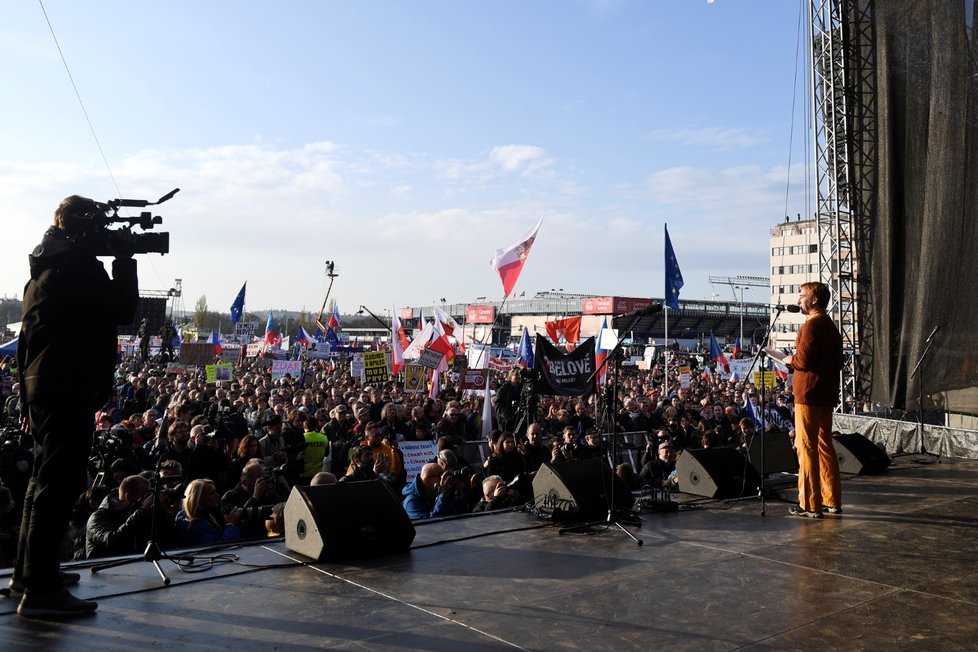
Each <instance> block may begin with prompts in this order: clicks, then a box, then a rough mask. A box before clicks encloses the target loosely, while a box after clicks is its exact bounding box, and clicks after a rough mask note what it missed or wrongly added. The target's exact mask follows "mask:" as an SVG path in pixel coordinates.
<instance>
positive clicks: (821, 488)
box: [795, 404, 842, 512]
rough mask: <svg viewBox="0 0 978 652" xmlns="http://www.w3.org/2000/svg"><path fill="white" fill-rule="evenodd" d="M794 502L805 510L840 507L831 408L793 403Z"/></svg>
mask: <svg viewBox="0 0 978 652" xmlns="http://www.w3.org/2000/svg"><path fill="white" fill-rule="evenodd" d="M795 448H796V449H797V451H798V504H799V505H800V506H801V508H802V509H804V510H805V511H807V512H821V511H822V508H823V507H842V479H841V478H840V476H839V458H838V457H837V456H836V454H835V446H834V445H833V440H832V408H830V407H821V406H815V405H797V404H796V405H795Z"/></svg>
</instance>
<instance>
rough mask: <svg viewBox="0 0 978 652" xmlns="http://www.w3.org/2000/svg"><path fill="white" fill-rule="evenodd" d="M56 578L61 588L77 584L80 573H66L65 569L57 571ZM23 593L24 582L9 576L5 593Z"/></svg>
mask: <svg viewBox="0 0 978 652" xmlns="http://www.w3.org/2000/svg"><path fill="white" fill-rule="evenodd" d="M58 579H59V580H61V586H62V588H65V587H69V586H73V585H75V584H78V580H80V579H81V575H79V574H78V573H68V572H65V571H58ZM15 594H16V595H23V594H24V583H23V582H21V581H20V580H19V579H17V578H15V577H11V578H10V584H8V585H7V595H15Z"/></svg>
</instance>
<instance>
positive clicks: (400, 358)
mask: <svg viewBox="0 0 978 652" xmlns="http://www.w3.org/2000/svg"><path fill="white" fill-rule="evenodd" d="M402 337H403V338H404V340H405V341H406V340H407V338H406V337H405V336H404V329H403V328H401V320H400V319H398V318H397V312H392V313H391V373H392V374H394V375H397V374H399V373H400V372H401V370H402V369H404V342H402V341H401V338H402Z"/></svg>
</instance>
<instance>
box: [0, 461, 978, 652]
mask: <svg viewBox="0 0 978 652" xmlns="http://www.w3.org/2000/svg"><path fill="white" fill-rule="evenodd" d="M976 471H978V462H975V461H963V460H950V459H944V460H942V463H941V464H927V465H924V464H917V463H915V462H914V461H913V458H903V459H901V460H899V461H897V462H896V463H895V464H894V466H892V467H891V468H890V471H889V473H887V474H886V475H881V476H863V477H850V478H846V479H845V480H844V481H843V496H844V500H845V505H844V507H845V514H844V515H843V516H839V517H827V518H825V519H823V520H821V521H814V520H809V519H799V518H796V517H789V516H787V508H788V506H789V504H790V502H780V501H776V500H767V501H766V504H765V508H766V509H765V514H764V515H762V514H761V504H760V502H759V501H758V500H756V499H755V500H748V501H742V502H736V503H724V502H722V501H704V500H701V499H697V500H691V501H690V502H689V503H687V505H686V506H685V507H686V508H684V509H682V510H680V511H679V512H674V513H652V514H646V515H644V516H643V518H644V524H643V526H642V528H641V530H639V531H637V534H638V536H639V537H640V538H641V539H643V540H644V545H643V546H638V545H636V544H635V543H634V542H632V540H631V539H629V538H628V537H626V536H625V535H624V534H622V533H621V532H619V531H617V530H615V529H610V530H607V531H601V532H598V533H596V534H592V535H577V534H560V533H559V532H558V529H557V528H556V527H555V526H553V525H551V524H546V523H542V522H540V521H538V520H536V519H535V518H534V517H532V516H530V515H527V514H524V513H504V514H494V515H487V516H478V517H473V518H464V519H460V520H452V521H444V522H437V523H432V524H426V525H419V526H418V528H417V531H418V534H417V537H416V539H415V542H414V547H413V548H412V550H411V551H410V552H409V553H405V554H401V555H395V556H387V557H379V558H374V559H370V560H365V561H362V562H358V563H348V564H326V563H316V564H309V565H302V564H299V563H297V562H299V561H304V560H302V559H300V558H299V557H298V556H297V555H295V554H293V553H291V552H289V551H287V550H286V549H285V544H284V542H282V541H280V540H273V541H269V542H263V543H260V544H256V545H250V546H245V547H240V548H236V549H234V550H231V551H228V552H230V553H233V554H235V555H237V556H238V557H239V560H238V561H237V562H236V563H229V564H221V565H218V566H215V567H214V568H212V569H209V570H205V571H203V572H199V573H192V574H191V573H184V572H181V571H180V570H177V569H176V567H175V566H174V565H173V564H172V563H170V562H167V561H164V562H162V564H163V568H164V570H165V571H166V572H167V573H168V574H169V575H170V576H171V578H172V584H171V585H170V586H168V587H165V586H163V585H162V582H161V580H160V577H159V576H158V575H157V573H156V570H155V569H154V568H153V566H152V564H149V563H146V562H142V561H139V562H137V563H135V564H131V565H128V566H124V567H121V568H116V569H110V570H106V571H103V572H101V573H98V574H94V575H93V574H91V573H89V572H88V571H87V570H86V571H84V572H83V575H82V581H81V584H80V585H79V586H78V587H77V590H76V591H75V593H76V594H77V595H79V596H80V597H85V598H97V599H98V601H99V610H98V612H97V613H96V614H95V615H93V616H91V617H87V618H81V619H76V620H73V621H67V622H55V621H50V622H39V621H27V620H22V619H20V618H18V617H17V616H16V615H15V614H14V609H15V607H16V605H15V604H14V603H13V601H11V600H4V599H0V648H2V649H3V650H19V649H30V648H44V649H47V650H58V649H64V650H72V651H79V650H100V651H103V652H107V651H110V650H133V649H144V650H145V649H160V650H174V649H228V648H236V649H238V650H302V649H309V650H312V649H323V648H331V649H354V650H361V649H363V650H386V649H399V650H459V649H463V650H479V649H508V648H510V649H511V648H516V649H532V650H554V649H568V650H574V649H584V650H592V651H593V650H623V649H637V650H649V649H656V650H658V649H669V650H739V649H769V650H815V649H820V650H826V649H827V650H837V649H839V650H860V649H869V650H894V649H911V648H913V649H941V650H955V649H961V650H964V649H969V650H973V649H975V647H976V638H978V624H976V620H975V613H976V612H978V609H976V607H978V573H976V572H975V568H976V562H978V551H976V547H975V543H974V542H975V540H976V539H978V491H976V489H978V474H976ZM787 494H788V495H786V496H785V498H786V499H787V500H789V501H790V500H792V499H793V498H794V492H793V491H792V490H790V489H789V490H787ZM0 581H3V583H4V585H5V584H6V578H3V579H2V580H0Z"/></svg>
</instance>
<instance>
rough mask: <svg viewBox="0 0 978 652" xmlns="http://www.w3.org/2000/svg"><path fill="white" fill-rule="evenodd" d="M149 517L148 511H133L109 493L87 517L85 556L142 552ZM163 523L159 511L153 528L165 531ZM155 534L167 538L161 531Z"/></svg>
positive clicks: (89, 557) (162, 517) (164, 517)
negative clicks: (156, 527) (155, 525)
mask: <svg viewBox="0 0 978 652" xmlns="http://www.w3.org/2000/svg"><path fill="white" fill-rule="evenodd" d="M151 517H152V511H151V510H148V509H142V508H139V509H133V508H131V507H129V506H128V505H126V504H125V503H123V502H122V501H121V500H119V496H118V494H115V493H112V494H109V495H108V496H106V497H105V500H103V501H102V504H101V505H100V506H99V508H98V509H96V510H95V511H94V512H93V513H92V515H91V516H89V517H88V525H87V527H86V528H85V556H86V557H87V558H88V559H92V558H93V557H115V556H117V555H131V554H133V553H137V552H142V551H143V548H145V547H146V543H147V542H148V541H149V536H150V529H151V527H152V518H151ZM166 521H167V518H166V513H165V512H162V510H161V514H160V516H159V519H158V520H157V526H159V527H160V528H161V529H162V528H165V527H166V525H167V523H166ZM157 535H158V536H159V538H161V539H162V538H166V539H168V538H169V537H168V536H166V535H165V533H164V532H157ZM160 535H163V536H160Z"/></svg>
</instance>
